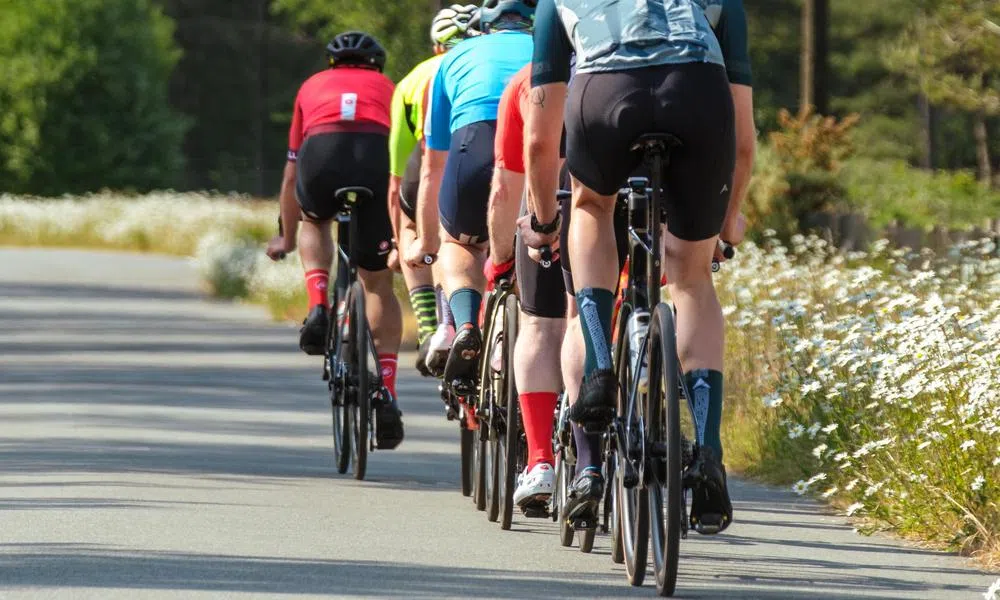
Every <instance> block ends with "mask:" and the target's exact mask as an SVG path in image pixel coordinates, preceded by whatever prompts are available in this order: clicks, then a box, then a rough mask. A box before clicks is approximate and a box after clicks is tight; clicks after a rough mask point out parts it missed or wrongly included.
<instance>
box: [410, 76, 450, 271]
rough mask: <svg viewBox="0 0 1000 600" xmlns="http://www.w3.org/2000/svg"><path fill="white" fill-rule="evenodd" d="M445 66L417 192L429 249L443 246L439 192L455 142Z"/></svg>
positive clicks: (430, 111) (420, 231)
mask: <svg viewBox="0 0 1000 600" xmlns="http://www.w3.org/2000/svg"><path fill="white" fill-rule="evenodd" d="M443 70H444V69H439V70H438V73H437V75H435V76H434V81H433V83H432V84H431V86H432V88H431V91H430V94H429V96H428V100H427V103H428V107H427V120H426V121H425V123H424V149H423V162H422V164H421V165H420V188H419V191H418V192H417V235H418V236H419V237H420V239H421V240H422V241H423V243H424V247H425V248H427V249H428V250H435V251H436V249H437V248H438V247H439V246H440V243H441V240H440V235H439V233H438V227H439V225H440V221H441V217H440V214H439V212H438V193H439V192H440V190H441V178H442V177H443V176H444V166H445V163H446V162H447V160H448V147H449V146H450V145H451V129H450V127H451V102H450V100H449V98H448V95H447V93H446V91H445V81H444V79H445V75H444V73H443Z"/></svg>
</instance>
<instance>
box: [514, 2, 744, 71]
mask: <svg viewBox="0 0 1000 600" xmlns="http://www.w3.org/2000/svg"><path fill="white" fill-rule="evenodd" d="M718 1H719V0H635V1H633V2H619V1H617V0H541V1H540V2H539V3H538V9H537V10H536V12H535V40H536V47H535V53H534V60H533V63H532V75H531V82H532V85H534V86H539V85H544V84H546V83H554V82H559V81H561V82H566V81H569V62H570V56H571V55H572V53H573V52H575V53H576V70H577V72H579V73H600V72H615V71H624V70H628V69H637V68H642V67H651V66H658V65H669V64H682V63H692V62H701V63H712V64H716V65H719V66H724V65H725V61H724V59H723V55H722V48H721V47H720V45H719V40H718V39H717V38H716V36H715V33H714V32H713V31H712V26H711V24H710V23H709V21H708V18H707V17H706V16H705V9H706V7H707V5H708V4H709V3H712V2H716V3H717V2H718Z"/></svg>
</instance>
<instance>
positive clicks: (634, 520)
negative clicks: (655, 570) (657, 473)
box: [615, 306, 649, 586]
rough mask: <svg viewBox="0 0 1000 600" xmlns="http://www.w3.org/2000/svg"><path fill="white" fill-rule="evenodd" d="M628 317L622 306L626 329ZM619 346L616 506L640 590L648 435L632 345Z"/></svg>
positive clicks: (630, 574)
mask: <svg viewBox="0 0 1000 600" xmlns="http://www.w3.org/2000/svg"><path fill="white" fill-rule="evenodd" d="M628 313H629V311H628V310H627V308H626V307H625V306H622V310H621V312H620V313H619V315H620V316H624V317H625V320H623V321H622V324H623V325H624V324H625V323H627V322H628V320H627V319H628ZM625 329H627V328H625V327H623V328H622V330H623V331H624V330H625ZM619 342H620V343H619V345H618V347H617V348H616V354H617V355H618V356H617V359H618V362H617V363H616V366H617V371H618V379H619V382H620V383H621V385H622V388H621V390H619V394H618V414H619V415H620V417H621V429H622V431H623V432H624V440H623V442H624V447H619V448H618V468H617V469H616V470H615V473H616V475H617V477H616V483H617V489H616V500H617V503H616V506H617V508H618V518H619V526H620V527H619V528H620V530H621V543H622V549H623V550H624V560H625V574H626V577H627V578H628V580H629V583H631V584H632V585H634V586H639V585H642V582H643V581H644V580H645V579H646V565H647V564H648V562H649V554H648V553H649V497H648V496H647V494H646V493H645V490H643V489H642V482H641V481H638V480H636V475H637V473H638V470H639V466H640V465H639V464H638V463H639V462H641V460H642V455H643V445H644V442H645V440H644V435H645V431H644V428H643V425H642V423H641V422H640V420H639V417H640V415H639V414H638V405H640V404H641V403H642V400H643V399H642V397H641V396H640V394H639V392H638V388H637V386H636V385H634V379H635V378H636V377H638V374H637V373H633V372H632V368H631V365H630V364H629V356H630V348H629V346H630V345H631V341H630V340H629V339H628V336H627V335H626V336H624V337H623V338H622V339H621V340H619Z"/></svg>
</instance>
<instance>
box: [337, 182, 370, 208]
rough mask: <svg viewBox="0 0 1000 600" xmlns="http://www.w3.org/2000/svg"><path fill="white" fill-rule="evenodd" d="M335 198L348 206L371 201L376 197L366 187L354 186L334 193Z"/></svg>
mask: <svg viewBox="0 0 1000 600" xmlns="http://www.w3.org/2000/svg"><path fill="white" fill-rule="evenodd" d="M333 197H334V198H335V199H336V200H337V201H338V202H342V203H343V204H344V205H345V206H346V205H348V204H355V203H357V202H358V201H362V202H363V201H366V200H371V199H372V198H374V197H375V194H374V192H372V191H371V190H370V189H368V188H366V187H361V186H352V187H342V188H340V189H339V190H337V191H336V192H334V193H333Z"/></svg>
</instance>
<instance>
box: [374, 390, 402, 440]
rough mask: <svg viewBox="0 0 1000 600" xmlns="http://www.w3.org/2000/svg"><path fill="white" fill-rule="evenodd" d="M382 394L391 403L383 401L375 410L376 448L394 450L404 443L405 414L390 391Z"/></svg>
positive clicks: (383, 391)
mask: <svg viewBox="0 0 1000 600" xmlns="http://www.w3.org/2000/svg"><path fill="white" fill-rule="evenodd" d="M382 394H383V396H384V397H388V398H389V400H390V401H389V402H386V401H385V400H381V401H379V403H378V406H376V408H375V447H376V448H378V449H379V450H392V449H393V448H395V447H396V446H398V445H400V444H401V443H402V442H403V437H404V431H403V412H402V411H401V410H399V405H398V404H397V403H396V399H395V398H393V397H392V396H390V395H389V392H388V391H386V390H385V389H383V390H382Z"/></svg>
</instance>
